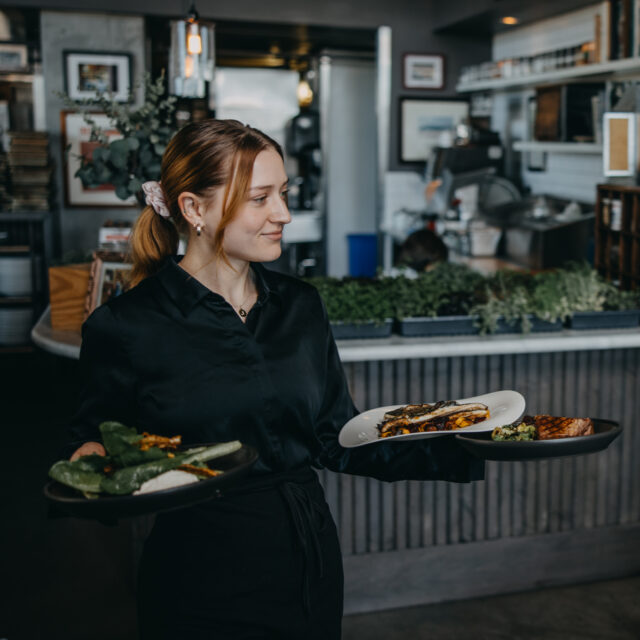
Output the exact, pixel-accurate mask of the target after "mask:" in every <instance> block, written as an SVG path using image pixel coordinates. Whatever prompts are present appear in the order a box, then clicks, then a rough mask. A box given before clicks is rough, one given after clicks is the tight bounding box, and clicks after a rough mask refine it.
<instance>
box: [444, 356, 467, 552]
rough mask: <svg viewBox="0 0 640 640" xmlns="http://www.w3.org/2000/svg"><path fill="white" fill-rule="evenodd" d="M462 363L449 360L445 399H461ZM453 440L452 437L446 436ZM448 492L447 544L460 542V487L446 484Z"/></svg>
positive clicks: (458, 360)
mask: <svg viewBox="0 0 640 640" xmlns="http://www.w3.org/2000/svg"><path fill="white" fill-rule="evenodd" d="M461 367H462V361H461V359H460V358H449V377H448V381H447V386H448V389H447V396H446V397H447V398H451V399H454V398H462V397H463V396H462V395H461V385H460V376H461ZM447 437H450V438H453V437H454V436H447ZM447 491H448V506H449V512H448V515H447V520H448V523H449V530H448V533H447V542H448V544H452V543H456V542H458V541H459V540H460V519H461V504H460V485H459V484H452V483H447Z"/></svg>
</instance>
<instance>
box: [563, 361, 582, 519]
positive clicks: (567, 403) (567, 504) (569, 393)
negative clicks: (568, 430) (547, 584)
mask: <svg viewBox="0 0 640 640" xmlns="http://www.w3.org/2000/svg"><path fill="white" fill-rule="evenodd" d="M562 356H563V366H562V371H561V378H562V398H563V403H564V407H565V411H566V412H567V414H568V415H572V416H573V415H578V414H577V403H576V394H577V380H576V354H575V352H568V353H563V354H562ZM561 464H562V475H561V486H560V490H561V492H562V501H561V505H560V530H561V531H569V530H570V529H571V528H572V526H573V508H574V501H573V495H574V486H575V482H576V464H575V458H567V459H564V460H562V461H561Z"/></svg>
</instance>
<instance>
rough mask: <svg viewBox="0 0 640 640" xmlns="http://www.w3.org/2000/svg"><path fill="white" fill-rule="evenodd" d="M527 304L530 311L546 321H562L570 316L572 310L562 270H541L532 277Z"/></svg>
mask: <svg viewBox="0 0 640 640" xmlns="http://www.w3.org/2000/svg"><path fill="white" fill-rule="evenodd" d="M529 306H530V310H531V313H533V314H535V315H536V316H537V317H538V318H540V320H545V321H546V322H556V321H558V320H561V321H562V322H564V321H565V320H567V319H568V318H570V317H571V315H572V314H573V311H572V308H571V301H570V299H569V296H568V295H567V293H566V291H565V287H564V275H563V273H562V271H543V272H542V273H538V274H536V275H535V276H534V277H533V284H532V288H531V293H530V305H529Z"/></svg>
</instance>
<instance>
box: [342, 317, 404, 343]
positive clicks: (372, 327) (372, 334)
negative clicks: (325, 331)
mask: <svg viewBox="0 0 640 640" xmlns="http://www.w3.org/2000/svg"><path fill="white" fill-rule="evenodd" d="M392 326H393V320H392V319H391V318H388V319H387V320H385V321H384V322H378V323H375V322H362V323H360V322H332V323H331V331H332V332H333V337H334V339H335V340H354V339H355V340H357V339H359V338H362V339H368V338H388V337H389V336H390V335H391V328H392Z"/></svg>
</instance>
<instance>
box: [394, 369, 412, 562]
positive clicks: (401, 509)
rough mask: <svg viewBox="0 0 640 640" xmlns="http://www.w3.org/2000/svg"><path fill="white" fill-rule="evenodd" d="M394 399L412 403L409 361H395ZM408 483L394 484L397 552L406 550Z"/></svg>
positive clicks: (400, 402) (395, 401) (397, 401)
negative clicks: (409, 383) (408, 371)
mask: <svg viewBox="0 0 640 640" xmlns="http://www.w3.org/2000/svg"><path fill="white" fill-rule="evenodd" d="M394 364H395V376H394V381H393V382H394V384H393V386H394V397H393V401H392V402H393V404H407V403H409V402H410V401H411V396H410V394H409V389H408V375H407V368H408V365H409V361H408V360H396V361H395V363H394ZM407 491H408V489H407V483H406V482H394V483H393V497H394V514H395V523H394V525H395V547H394V549H395V550H400V549H406V548H407V539H408V530H407Z"/></svg>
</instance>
